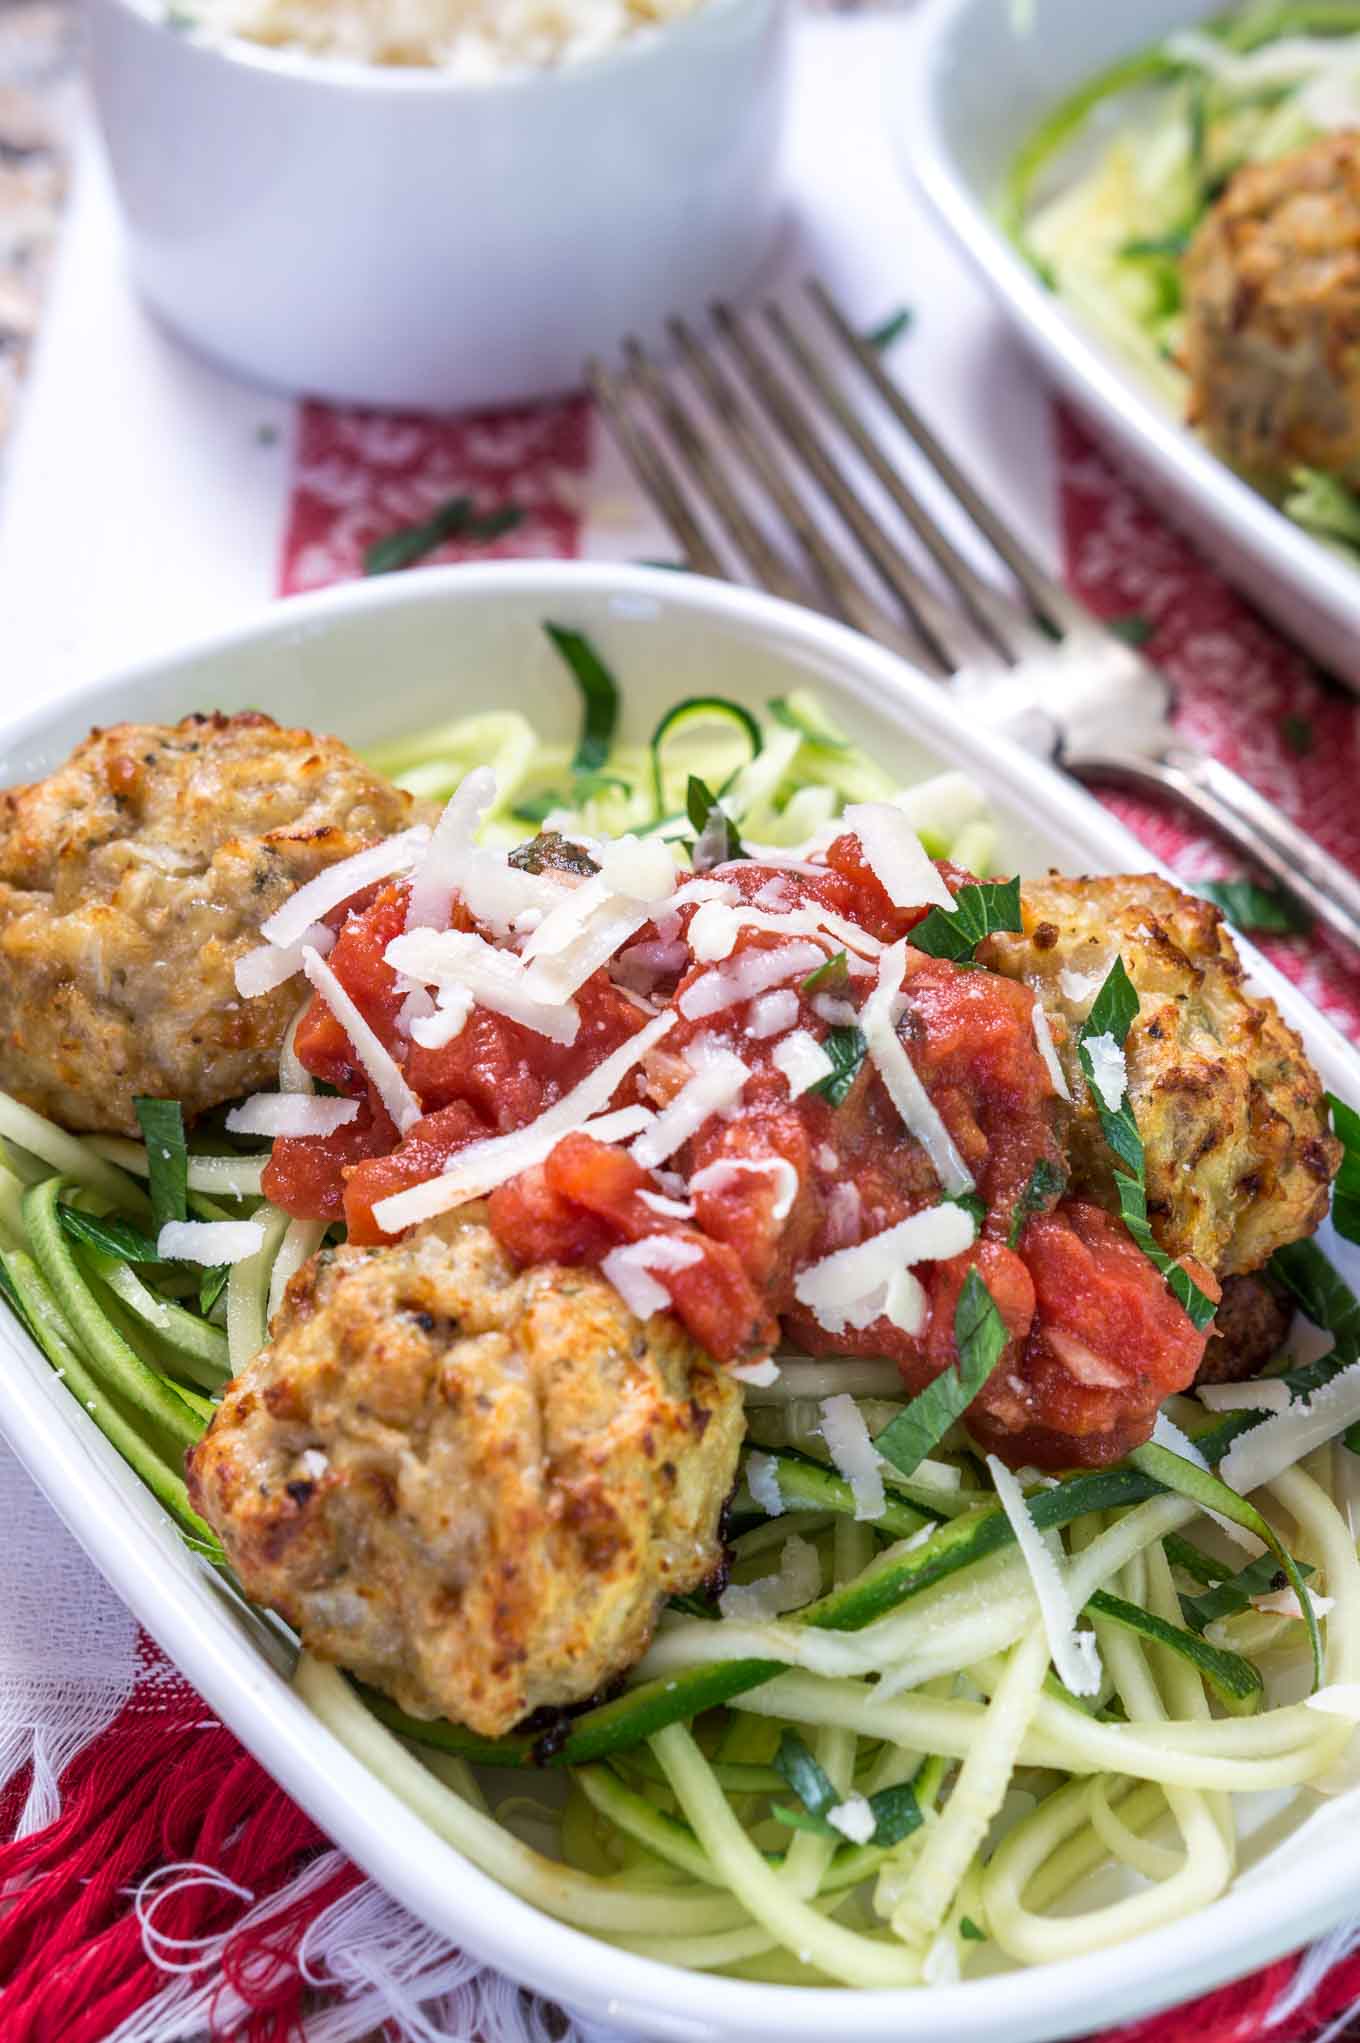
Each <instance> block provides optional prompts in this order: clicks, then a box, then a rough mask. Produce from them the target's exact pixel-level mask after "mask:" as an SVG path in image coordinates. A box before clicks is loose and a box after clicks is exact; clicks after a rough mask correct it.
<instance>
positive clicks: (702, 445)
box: [623, 339, 804, 603]
mask: <svg viewBox="0 0 1360 2043" xmlns="http://www.w3.org/2000/svg"><path fill="white" fill-rule="evenodd" d="M623 352H624V359H625V360H626V361H627V363H628V366H629V368H630V369H631V370H632V372H633V376H634V378H635V380H636V382H637V384H638V387H639V388H640V389H641V390H643V391H645V393H646V395H647V396H648V398H649V399H650V400H651V403H652V405H653V407H654V408H655V410H656V412H657V414H658V415H659V417H660V419H661V422H662V425H663V426H664V427H665V430H666V434H667V437H668V440H669V443H670V446H671V448H672V450H673V452H674V453H675V455H676V456H677V458H678V459H679V461H680V462H681V464H682V466H683V467H684V469H685V471H686V473H687V474H688V475H689V477H690V478H691V480H692V481H693V483H694V486H695V488H696V489H697V490H698V492H699V495H700V498H701V499H702V500H703V501H704V502H706V503H707V504H708V506H709V508H710V509H711V510H712V511H713V513H714V514H715V516H716V517H717V518H718V520H719V522H720V523H721V525H722V527H723V530H724V531H725V532H726V534H727V536H728V538H729V539H730V540H731V542H732V544H733V545H734V546H735V547H736V549H737V552H738V553H739V554H740V555H741V556H742V557H743V559H744V560H745V561H746V562H747V564H748V565H749V566H750V568H751V570H752V572H753V573H754V575H755V578H756V580H757V581H758V582H759V584H760V586H761V587H762V588H764V589H768V590H769V591H770V592H771V594H772V595H775V596H785V597H787V598H788V599H789V601H790V602H794V603H798V602H801V601H802V600H803V596H804V591H803V589H802V588H801V586H800V585H799V583H798V581H797V580H796V578H795V577H794V576H793V575H792V574H790V573H789V570H788V568H787V567H786V566H785V564H784V562H783V561H782V560H781V559H780V558H779V556H778V554H777V553H776V552H775V550H774V548H773V547H772V546H771V545H770V543H769V541H768V540H767V539H766V537H765V535H764V533H763V532H762V531H761V530H760V527H759V526H758V525H757V524H756V522H755V520H754V519H753V518H752V517H751V515H750V513H749V512H748V511H747V509H746V506H745V505H744V504H743V503H742V501H741V499H740V497H739V496H738V495H737V493H736V491H735V490H734V489H733V487H732V485H731V483H730V481H729V480H728V477H727V474H726V471H725V470H724V469H723V467H722V466H721V464H720V462H719V461H718V459H717V458H716V456H715V454H714V452H713V450H712V448H711V447H710V445H709V442H708V440H707V439H706V437H705V435H704V433H703V432H702V430H701V429H700V427H699V424H698V422H697V420H696V419H695V417H694V414H693V413H692V412H691V411H690V410H689V408H688V407H687V406H686V405H685V404H684V402H683V401H682V399H681V398H680V395H679V393H678V392H677V391H676V389H675V388H674V385H673V383H672V381H671V380H669V379H668V378H667V377H666V376H664V375H663V374H662V373H661V371H660V370H659V369H658V368H657V366H656V364H655V363H654V362H653V361H652V360H651V358H650V357H649V356H648V354H647V351H646V349H645V348H644V347H643V346H642V343H641V342H640V341H639V340H636V339H630V340H626V341H625V342H624V345H623Z"/></svg>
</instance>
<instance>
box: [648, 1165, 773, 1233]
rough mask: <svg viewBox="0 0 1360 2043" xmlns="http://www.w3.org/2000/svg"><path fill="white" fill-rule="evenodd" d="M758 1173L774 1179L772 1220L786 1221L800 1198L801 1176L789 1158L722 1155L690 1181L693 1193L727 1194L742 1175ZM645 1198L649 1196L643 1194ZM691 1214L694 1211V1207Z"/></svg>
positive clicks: (697, 1172)
mask: <svg viewBox="0 0 1360 2043" xmlns="http://www.w3.org/2000/svg"><path fill="white" fill-rule="evenodd" d="M753 1171H754V1172H758V1173H761V1174H763V1175H765V1176H768V1177H772V1178H773V1179H774V1204H773V1206H771V1208H770V1218H771V1220H787V1219H788V1217H789V1215H790V1213H791V1212H792V1211H793V1202H794V1200H795V1199H796V1198H797V1196H798V1173H797V1171H796V1170H795V1169H794V1167H793V1165H792V1164H791V1163H790V1162H789V1160H788V1158H787V1157H786V1156H723V1157H719V1159H718V1161H717V1162H716V1163H708V1164H705V1165H704V1168H703V1169H702V1170H700V1171H696V1172H695V1174H694V1176H693V1177H692V1178H691V1179H690V1181H689V1188H690V1190H691V1192H727V1191H730V1190H731V1188H732V1186H733V1185H734V1184H735V1183H736V1182H737V1181H738V1180H739V1179H740V1178H741V1177H743V1176H749V1175H750V1174H751V1172H753ZM643 1196H644V1197H645V1196H646V1195H645V1194H643ZM689 1210H690V1211H691V1212H693V1211H694V1208H693V1207H692V1206H691V1208H690V1209H689Z"/></svg>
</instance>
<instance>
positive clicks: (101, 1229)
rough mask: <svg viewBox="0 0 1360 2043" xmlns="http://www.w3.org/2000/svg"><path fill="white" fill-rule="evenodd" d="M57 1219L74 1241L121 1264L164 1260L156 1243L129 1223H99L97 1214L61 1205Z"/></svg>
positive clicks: (107, 1221) (112, 1220) (58, 1208)
mask: <svg viewBox="0 0 1360 2043" xmlns="http://www.w3.org/2000/svg"><path fill="white" fill-rule="evenodd" d="M57 1218H58V1220H60V1222H61V1224H62V1229H63V1231H64V1232H65V1233H66V1234H69V1235H70V1236H71V1239H72V1240H73V1241H85V1242H88V1243H89V1244H90V1246H91V1248H97V1249H100V1250H102V1252H103V1253H104V1254H105V1255H106V1256H116V1257H117V1258H118V1260H119V1262H120V1263H158V1262H160V1260H161V1256H160V1252H159V1250H158V1249H157V1247H156V1244H155V1242H154V1241H152V1240H151V1238H150V1237H149V1236H148V1235H145V1234H143V1233H142V1232H141V1230H140V1228H136V1227H132V1226H130V1225H129V1224H128V1222H127V1221H126V1220H116V1219H111V1220H96V1219H95V1217H94V1215H93V1213H82V1212H81V1211H80V1209H79V1207H77V1206H64V1205H58V1207H57Z"/></svg>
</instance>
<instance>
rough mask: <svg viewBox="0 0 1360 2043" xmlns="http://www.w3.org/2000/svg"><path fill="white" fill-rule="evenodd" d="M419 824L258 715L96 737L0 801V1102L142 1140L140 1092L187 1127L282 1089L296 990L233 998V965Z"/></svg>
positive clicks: (351, 761) (402, 801) (323, 747)
mask: <svg viewBox="0 0 1360 2043" xmlns="http://www.w3.org/2000/svg"><path fill="white" fill-rule="evenodd" d="M410 808H411V798H410V796H409V795H406V794H403V793H402V792H401V791H400V789H398V788H394V787H392V786H391V785H390V784H389V783H388V782H387V781H385V780H382V779H381V778H379V776H378V775H377V774H375V773H371V772H370V771H369V769H368V768H367V767H366V766H365V765H364V764H363V762H362V761H361V760H359V759H357V758H356V757H355V755H354V754H353V753H352V752H351V751H350V750H349V748H348V747H347V746H345V745H342V744H341V743H340V741H339V740H338V739H336V738H321V737H315V736H313V734H312V733H311V732H310V731H298V730H283V729H281V728H280V727H279V725H278V724H276V723H275V722H274V721H273V719H272V718H271V717H267V716H262V715H259V714H256V713H254V712H247V713H245V714H242V715H239V716H231V717H228V716H222V715H220V714H218V715H213V716H191V717H186V718H185V719H184V721H183V722H182V723H179V724H174V725H165V724H116V725H114V726H113V727H112V728H111V729H109V730H103V731H100V730H96V731H92V732H91V733H90V736H89V737H88V738H87V739H86V740H85V742H84V743H83V744H82V745H79V746H77V748H76V750H75V751H74V752H73V753H72V755H71V757H70V758H69V759H68V760H67V762H66V764H65V765H64V766H61V767H59V768H58V769H57V771H56V772H55V773H50V774H49V775H48V776H47V778H46V779H45V780H40V781H37V782H35V783H34V784H33V785H32V786H29V787H18V788H10V789H7V790H5V791H4V792H3V793H0V1086H3V1087H4V1088H6V1089H7V1090H8V1091H10V1092H12V1093H15V1094H16V1095H17V1096H18V1097H19V1098H20V1099H21V1100H23V1101H25V1102H26V1103H27V1104H28V1105H29V1106H32V1107H36V1108H37V1109H38V1111H39V1112H40V1113H44V1114H48V1115H50V1116H51V1117H52V1118H53V1119H54V1120H57V1121H60V1122H62V1123H63V1125H64V1126H66V1127H68V1128H75V1129H92V1130H103V1131H106V1132H113V1133H121V1134H132V1135H135V1134H136V1132H137V1117H136V1114H135V1112H134V1110H133V1104H132V1103H133V1100H134V1098H135V1097H136V1096H137V1095H138V1094H139V1093H148V1094H152V1095H159V1096H162V1097H169V1098H174V1099H179V1100H181V1101H182V1102H183V1104H184V1109H185V1112H186V1114H188V1115H190V1116H192V1115H195V1114H201V1113H204V1112H206V1111H207V1110H208V1109H209V1108H211V1107H215V1106H218V1105H220V1104H221V1103H222V1102H223V1101H224V1100H229V1099H233V1098H235V1097H236V1096H237V1095H238V1094H239V1093H243V1092H251V1091H254V1090H257V1089H258V1088H260V1087H261V1086H265V1085H269V1084H271V1083H272V1082H273V1081H274V1078H275V1075H276V1072H277V1069H278V1052H279V1046H280V1044H281V1042H282V1040H283V1035H284V1031H285V1030H286V1028H287V1026H288V1022H289V1019H290V1017H291V1016H292V1014H293V1012H294V1010H295V1008H296V1006H297V1002H298V991H297V988H296V986H291V985H286V986H282V987H279V988H277V989H276V990H275V991H274V992H272V993H268V994H264V995H262V996H260V997H259V998H257V999H253V1000H242V999H240V998H239V996H238V995H237V992H236V984H235V977H234V972H235V966H236V962H237V960H238V958H240V957H241V956H242V955H243V953H244V952H246V951H248V950H250V949H251V948H252V947H253V946H254V945H255V944H258V942H259V941H260V924H261V923H262V922H263V921H264V920H265V919H266V917H267V916H269V915H270V914H272V912H273V911H274V909H276V908H277V907H279V906H280V904H281V903H282V902H283V901H285V900H286V899H287V897H288V896H289V895H290V894H291V893H292V892H293V891H294V889H295V888H296V887H298V886H300V885H301V884H302V883H303V882H304V881H305V880H309V879H311V878H313V877H314V876H315V875H316V874H317V873H318V872H320V871H321V870H322V868H323V867H324V866H328V865H333V864H335V863H336V861H337V860H339V859H343V858H348V857H349V856H350V854H351V853H352V852H355V851H357V850H359V849H360V847H361V846H363V845H364V844H367V843H371V842H373V841H374V840H375V839H377V838H380V837H385V836H388V835H389V834H390V833H391V832H393V831H394V830H398V829H400V828H402V826H403V825H405V824H406V823H408V822H409V821H410V820H411V817H410Z"/></svg>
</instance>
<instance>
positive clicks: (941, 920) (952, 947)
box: [908, 875, 1024, 962]
mask: <svg viewBox="0 0 1360 2043" xmlns="http://www.w3.org/2000/svg"><path fill="white" fill-rule="evenodd" d="M1023 928H1024V923H1023V922H1022V921H1021V919H1020V880H1019V877H1018V875H1017V877H1016V878H1015V879H1013V880H984V881H983V882H982V883H981V885H969V886H966V887H960V888H959V891H958V893H957V894H956V895H955V896H954V906H953V907H952V908H932V909H931V911H930V913H929V915H927V916H926V917H925V919H924V921H922V922H918V923H917V925H916V927H915V929H913V931H912V932H911V935H910V937H909V938H908V942H909V943H910V944H911V946H912V948H913V949H914V950H918V951H925V952H926V953H927V955H928V956H930V957H932V958H952V959H954V960H955V962H957V961H958V960H959V959H961V958H971V957H972V955H973V953H974V951H975V950H976V949H977V947H978V945H979V944H980V943H981V942H982V939H983V937H985V936H990V935H991V934H992V931H993V930H996V929H1004V930H1010V931H1015V932H1018V931H1020V930H1022V929H1023Z"/></svg>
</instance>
